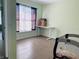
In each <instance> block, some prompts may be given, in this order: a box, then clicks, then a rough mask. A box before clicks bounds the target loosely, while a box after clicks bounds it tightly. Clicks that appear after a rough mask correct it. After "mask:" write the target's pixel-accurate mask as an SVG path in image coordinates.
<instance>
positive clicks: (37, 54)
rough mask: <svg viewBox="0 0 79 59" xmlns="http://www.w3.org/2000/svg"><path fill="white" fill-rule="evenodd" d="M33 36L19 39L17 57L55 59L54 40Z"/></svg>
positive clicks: (18, 58) (22, 58) (21, 58)
mask: <svg viewBox="0 0 79 59" xmlns="http://www.w3.org/2000/svg"><path fill="white" fill-rule="evenodd" d="M46 39H47V38H44V37H33V38H29V39H23V40H19V41H17V59H53V46H54V40H46Z"/></svg>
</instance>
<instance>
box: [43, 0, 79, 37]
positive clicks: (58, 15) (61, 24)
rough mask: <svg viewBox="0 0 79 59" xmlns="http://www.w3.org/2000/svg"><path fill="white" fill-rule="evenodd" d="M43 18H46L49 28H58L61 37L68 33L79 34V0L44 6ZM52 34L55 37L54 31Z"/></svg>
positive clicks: (68, 0)
mask: <svg viewBox="0 0 79 59" xmlns="http://www.w3.org/2000/svg"><path fill="white" fill-rule="evenodd" d="M42 17H46V18H47V19H48V26H52V27H53V26H54V27H56V28H57V29H58V30H59V31H58V32H59V34H60V35H63V34H66V33H73V34H79V26H78V25H79V0H61V1H60V2H55V3H52V4H50V5H44V6H43V16H42ZM45 32H47V31H45ZM52 32H53V35H55V34H54V31H52ZM42 33H43V31H42ZM44 35H45V34H44ZM47 36H48V35H47Z"/></svg>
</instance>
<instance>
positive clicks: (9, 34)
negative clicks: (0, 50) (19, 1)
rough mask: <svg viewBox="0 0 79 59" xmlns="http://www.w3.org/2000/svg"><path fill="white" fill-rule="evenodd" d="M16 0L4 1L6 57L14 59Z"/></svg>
mask: <svg viewBox="0 0 79 59" xmlns="http://www.w3.org/2000/svg"><path fill="white" fill-rule="evenodd" d="M15 6H16V0H4V19H5V42H6V57H8V59H16V7H15Z"/></svg>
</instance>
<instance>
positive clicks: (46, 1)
mask: <svg viewBox="0 0 79 59" xmlns="http://www.w3.org/2000/svg"><path fill="white" fill-rule="evenodd" d="M31 1H33V2H37V3H41V4H50V3H54V2H56V1H58V0H31Z"/></svg>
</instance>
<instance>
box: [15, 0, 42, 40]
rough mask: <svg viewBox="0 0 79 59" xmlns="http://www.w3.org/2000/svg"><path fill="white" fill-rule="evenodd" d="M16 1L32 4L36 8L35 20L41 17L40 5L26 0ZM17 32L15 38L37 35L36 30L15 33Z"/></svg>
mask: <svg viewBox="0 0 79 59" xmlns="http://www.w3.org/2000/svg"><path fill="white" fill-rule="evenodd" d="M17 3H21V4H24V5H28V6H32V7H35V8H37V20H38V19H39V18H41V17H42V5H41V4H37V3H34V2H30V1H27V0H17ZM16 34H17V40H19V39H23V38H27V37H32V36H37V34H38V33H37V31H31V32H22V33H16Z"/></svg>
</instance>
